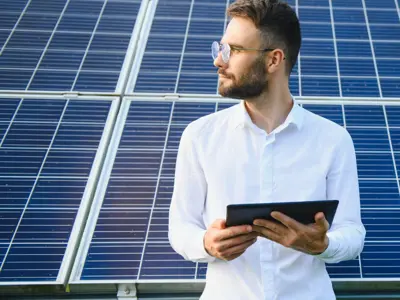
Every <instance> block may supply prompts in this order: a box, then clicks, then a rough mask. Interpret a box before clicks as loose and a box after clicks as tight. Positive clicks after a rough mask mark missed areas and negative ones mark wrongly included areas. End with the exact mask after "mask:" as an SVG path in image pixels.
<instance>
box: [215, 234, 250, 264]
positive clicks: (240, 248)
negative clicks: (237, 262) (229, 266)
mask: <svg viewBox="0 0 400 300" xmlns="http://www.w3.org/2000/svg"><path fill="white" fill-rule="evenodd" d="M256 241H257V238H252V239H250V240H248V241H246V242H244V243H241V244H239V245H236V246H234V247H232V248H229V249H228V250H225V251H224V252H222V253H221V254H220V257H221V258H222V259H224V260H233V259H235V258H237V257H239V256H240V255H242V254H243V253H244V252H245V251H246V249H247V248H248V247H250V246H251V245H253V244H254V243H255V242H256Z"/></svg>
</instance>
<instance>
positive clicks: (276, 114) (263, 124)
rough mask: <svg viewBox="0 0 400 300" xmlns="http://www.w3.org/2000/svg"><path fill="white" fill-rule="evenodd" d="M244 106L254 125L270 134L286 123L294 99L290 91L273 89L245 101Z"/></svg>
mask: <svg viewBox="0 0 400 300" xmlns="http://www.w3.org/2000/svg"><path fill="white" fill-rule="evenodd" d="M244 104H245V107H246V110H247V112H248V114H249V116H250V118H251V120H252V121H253V123H254V124H255V125H257V127H259V128H261V129H263V130H265V131H266V132H267V133H268V134H269V133H271V132H272V131H273V130H274V129H276V128H277V127H278V126H279V125H281V124H283V123H284V122H285V120H286V118H287V116H288V114H289V113H290V111H291V109H292V107H293V99H292V96H291V94H290V91H289V89H282V90H278V89H275V90H272V89H271V90H269V91H266V92H264V93H263V94H261V95H260V96H259V97H257V98H253V99H250V100H245V102H244Z"/></svg>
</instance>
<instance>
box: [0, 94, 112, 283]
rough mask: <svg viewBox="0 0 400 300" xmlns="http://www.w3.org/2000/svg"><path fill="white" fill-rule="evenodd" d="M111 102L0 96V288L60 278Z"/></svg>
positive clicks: (99, 152)
mask: <svg viewBox="0 0 400 300" xmlns="http://www.w3.org/2000/svg"><path fill="white" fill-rule="evenodd" d="M116 101H117V100H112V99H88V100H83V99H82V100H80V99H63V98H54V99H53V98H51V99H49V98H41V97H35V98H27V97H25V98H23V99H17V98H0V128H1V130H0V220H1V222H0V228H1V229H0V285H12V284H33V283H35V284H39V283H44V282H45V283H65V281H66V279H67V278H66V276H67V270H68V268H69V265H70V264H71V263H72V261H71V258H72V256H71V255H72V252H73V251H74V248H75V247H77V242H78V238H79V237H78V232H79V230H80V227H81V226H82V222H83V221H84V218H85V214H87V210H88V208H89V205H90V201H91V199H90V193H91V192H92V190H93V188H94V183H95V178H96V176H97V174H98V173H99V171H100V163H101V159H102V156H103V155H104V152H105V149H106V143H107V139H108V136H109V135H110V132H109V129H110V126H111V124H110V122H111V121H112V118H113V117H114V116H115V115H116V106H117V104H118V103H117V102H116Z"/></svg>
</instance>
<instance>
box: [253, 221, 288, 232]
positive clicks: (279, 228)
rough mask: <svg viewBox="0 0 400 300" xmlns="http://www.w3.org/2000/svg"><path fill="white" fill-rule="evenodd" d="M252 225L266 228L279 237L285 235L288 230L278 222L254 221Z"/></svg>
mask: <svg viewBox="0 0 400 300" xmlns="http://www.w3.org/2000/svg"><path fill="white" fill-rule="evenodd" d="M254 225H256V226H259V227H265V228H268V229H269V230H272V231H273V232H276V233H278V234H280V235H282V234H285V233H286V232H287V230H288V229H287V228H286V227H285V226H284V225H282V224H279V223H278V222H271V221H267V220H263V219H257V220H254Z"/></svg>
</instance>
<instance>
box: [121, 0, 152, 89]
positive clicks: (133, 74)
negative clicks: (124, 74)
mask: <svg viewBox="0 0 400 300" xmlns="http://www.w3.org/2000/svg"><path fill="white" fill-rule="evenodd" d="M147 1H149V4H148V6H147V10H146V12H145V16H144V17H143V23H142V24H143V26H142V28H141V31H140V36H139V37H138V41H137V49H136V53H135V57H134V60H133V62H132V66H131V70H130V73H129V76H128V81H127V84H126V85H125V90H124V92H123V93H124V94H129V91H133V90H134V88H135V85H136V80H137V77H138V75H139V71H140V66H141V65H142V59H143V55H144V52H145V50H146V47H147V41H148V38H149V35H150V30H151V27H152V25H153V20H154V16H155V13H156V9H157V4H158V0H147Z"/></svg>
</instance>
